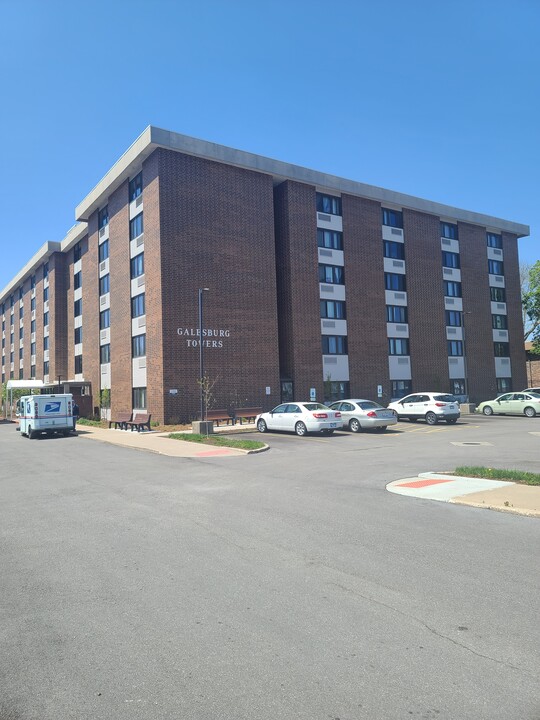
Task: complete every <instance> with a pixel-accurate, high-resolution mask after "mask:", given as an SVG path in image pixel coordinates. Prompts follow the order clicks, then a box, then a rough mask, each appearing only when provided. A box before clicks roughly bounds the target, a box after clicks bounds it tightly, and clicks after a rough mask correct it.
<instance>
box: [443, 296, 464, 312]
mask: <svg viewBox="0 0 540 720" xmlns="http://www.w3.org/2000/svg"><path fill="white" fill-rule="evenodd" d="M444 307H445V309H446V310H459V311H460V312H462V311H463V299H462V298H454V297H445V298H444Z"/></svg>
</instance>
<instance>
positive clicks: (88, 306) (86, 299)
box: [68, 212, 101, 410]
mask: <svg viewBox="0 0 540 720" xmlns="http://www.w3.org/2000/svg"><path fill="white" fill-rule="evenodd" d="M80 245H81V283H82V285H81V287H82V298H83V303H82V312H83V314H82V341H83V376H84V379H85V381H86V382H90V383H91V387H92V409H93V410H94V409H95V408H96V407H99V389H100V380H101V375H100V366H99V279H98V267H99V266H98V226H97V212H96V213H93V214H92V216H91V217H90V219H89V222H88V235H87V236H86V237H84V238H83V239H82V240H81V243H80ZM73 259H74V258H73V250H71V252H70V269H69V287H70V303H69V304H68V316H69V317H70V325H69V328H70V329H69V348H70V350H69V363H70V366H69V367H70V372H69V376H70V377H71V378H72V377H73V376H74V374H75V329H74V328H75V323H74V313H73V293H74V290H73V265H72V264H71V263H73Z"/></svg>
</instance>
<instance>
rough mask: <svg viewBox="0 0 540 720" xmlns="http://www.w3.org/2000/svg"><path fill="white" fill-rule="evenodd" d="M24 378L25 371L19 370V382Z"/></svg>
mask: <svg viewBox="0 0 540 720" xmlns="http://www.w3.org/2000/svg"><path fill="white" fill-rule="evenodd" d="M23 378H24V370H23V369H22V368H19V380H22V379H23Z"/></svg>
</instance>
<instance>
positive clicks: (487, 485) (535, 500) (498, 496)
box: [386, 472, 540, 517]
mask: <svg viewBox="0 0 540 720" xmlns="http://www.w3.org/2000/svg"><path fill="white" fill-rule="evenodd" d="M386 489H387V490H388V491H389V492H392V493H396V494H398V495H409V496H412V497H418V498H424V499H427V500H438V501H439V502H450V503H455V504H457V505H470V506H472V507H479V508H486V509H488V510H500V511H503V512H511V513H516V514H519V515H528V516H530V517H540V487H539V486H532V485H520V484H519V483H513V482H504V481H501V480H485V479H482V478H469V477H458V476H455V475H447V474H444V473H432V472H428V473H420V475H418V476H417V477H413V478H404V479H403V480H394V482H391V483H389V484H388V485H387V486H386Z"/></svg>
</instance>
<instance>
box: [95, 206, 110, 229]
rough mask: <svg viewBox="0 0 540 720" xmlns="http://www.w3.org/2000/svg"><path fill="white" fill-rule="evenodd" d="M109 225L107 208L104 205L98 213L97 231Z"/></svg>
mask: <svg viewBox="0 0 540 720" xmlns="http://www.w3.org/2000/svg"><path fill="white" fill-rule="evenodd" d="M108 224H109V206H108V205H105V207H104V208H101V210H100V211H99V212H98V229H99V230H101V228H104V227H105V226H106V225H108Z"/></svg>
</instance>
